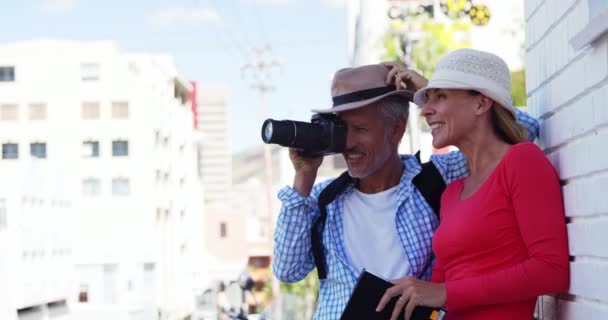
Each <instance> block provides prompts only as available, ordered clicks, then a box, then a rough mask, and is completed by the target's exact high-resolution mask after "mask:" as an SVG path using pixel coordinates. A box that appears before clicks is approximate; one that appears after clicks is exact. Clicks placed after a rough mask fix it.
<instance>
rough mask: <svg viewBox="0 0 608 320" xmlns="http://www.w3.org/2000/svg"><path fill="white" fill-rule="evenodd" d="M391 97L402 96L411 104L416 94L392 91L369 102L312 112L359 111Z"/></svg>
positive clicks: (363, 101)
mask: <svg viewBox="0 0 608 320" xmlns="http://www.w3.org/2000/svg"><path fill="white" fill-rule="evenodd" d="M390 96H401V97H404V98H405V99H407V101H409V102H411V101H413V98H414V92H412V91H410V90H405V89H402V90H395V91H391V92H389V93H385V94H383V95H381V96H377V97H374V98H371V99H367V100H362V101H356V102H350V103H345V104H341V105H339V106H337V107H333V108H329V109H312V110H310V111H311V112H315V113H337V112H344V111H348V110H353V109H358V108H362V107H365V106H368V105H370V104H372V103H374V102H376V101H380V100H382V99H384V98H387V97H390Z"/></svg>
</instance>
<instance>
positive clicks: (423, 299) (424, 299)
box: [376, 277, 447, 320]
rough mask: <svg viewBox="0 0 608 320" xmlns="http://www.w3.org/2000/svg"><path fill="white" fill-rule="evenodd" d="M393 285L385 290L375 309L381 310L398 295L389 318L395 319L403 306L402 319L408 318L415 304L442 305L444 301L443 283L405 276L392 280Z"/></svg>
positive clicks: (407, 319)
mask: <svg viewBox="0 0 608 320" xmlns="http://www.w3.org/2000/svg"><path fill="white" fill-rule="evenodd" d="M393 283H394V284H395V285H394V286H393V287H391V288H389V289H387V290H386V293H384V296H382V299H380V303H379V304H378V307H377V308H376V311H378V312H379V311H382V309H384V307H385V306H386V304H387V303H388V302H389V301H390V300H391V299H392V298H393V297H396V296H400V297H399V299H398V300H397V303H396V304H395V309H393V313H392V315H391V320H397V317H398V316H399V313H400V312H401V309H403V308H405V313H404V317H403V319H405V320H409V319H410V317H411V316H412V312H414V308H415V307H416V306H427V307H443V306H444V305H445V303H446V300H447V298H446V292H445V284H443V283H432V282H427V281H423V280H419V279H416V278H414V277H405V278H401V279H398V280H395V281H393Z"/></svg>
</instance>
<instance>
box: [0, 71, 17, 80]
mask: <svg viewBox="0 0 608 320" xmlns="http://www.w3.org/2000/svg"><path fill="white" fill-rule="evenodd" d="M12 81H15V67H0V82H12Z"/></svg>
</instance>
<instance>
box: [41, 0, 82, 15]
mask: <svg viewBox="0 0 608 320" xmlns="http://www.w3.org/2000/svg"><path fill="white" fill-rule="evenodd" d="M76 4H78V0H44V1H43V8H44V11H45V12H46V13H49V14H55V15H60V14H65V13H68V12H70V11H72V10H73V9H74V8H75V7H76Z"/></svg>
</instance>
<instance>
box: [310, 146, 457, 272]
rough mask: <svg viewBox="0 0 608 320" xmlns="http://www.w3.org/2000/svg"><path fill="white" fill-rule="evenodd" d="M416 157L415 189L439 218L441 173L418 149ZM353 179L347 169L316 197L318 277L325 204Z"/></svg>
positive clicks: (313, 235)
mask: <svg viewBox="0 0 608 320" xmlns="http://www.w3.org/2000/svg"><path fill="white" fill-rule="evenodd" d="M416 159H417V160H418V163H420V166H421V167H422V170H421V171H420V173H418V175H416V176H415V177H414V179H413V181H412V182H413V183H414V185H415V186H416V189H418V191H420V193H421V194H422V196H423V197H424V200H426V202H427V203H428V204H429V206H430V207H431V208H432V209H433V212H434V213H435V215H436V216H437V219H439V206H440V205H441V194H442V193H443V190H445V187H446V184H445V181H443V177H442V176H441V173H439V170H438V169H437V167H435V164H433V162H432V161H429V162H425V163H422V162H421V161H420V151H418V152H417V153H416ZM354 180H355V179H354V178H352V177H351V176H350V175H349V174H348V171H345V172H343V173H342V174H341V175H340V176H339V177H338V178H336V179H335V180H334V181H332V182H331V183H330V184H328V185H327V186H326V187H325V189H323V191H321V193H320V194H319V198H318V199H317V203H318V205H319V212H320V214H319V217H318V218H317V219H316V220H315V222H314V223H313V227H312V229H311V244H312V255H313V258H314V260H315V265H316V267H317V273H318V276H319V279H326V278H327V265H326V262H325V255H324V252H323V229H324V227H325V220H326V219H327V205H328V204H330V203H331V202H332V201H334V199H336V197H337V196H338V194H340V193H342V191H344V190H345V189H346V187H347V186H348V185H349V184H351V183H352V182H353V181H354Z"/></svg>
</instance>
